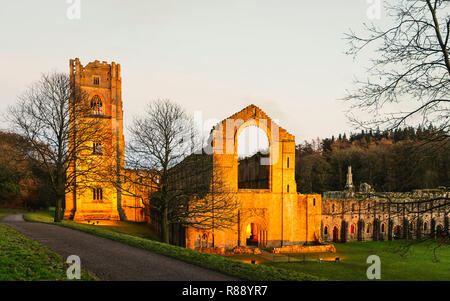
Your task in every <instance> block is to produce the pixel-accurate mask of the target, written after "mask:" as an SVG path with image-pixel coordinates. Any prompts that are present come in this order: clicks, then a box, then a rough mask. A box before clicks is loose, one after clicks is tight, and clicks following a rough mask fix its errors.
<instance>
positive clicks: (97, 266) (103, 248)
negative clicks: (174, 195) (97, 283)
mask: <svg viewBox="0 0 450 301" xmlns="http://www.w3.org/2000/svg"><path fill="white" fill-rule="evenodd" d="M1 222H2V223H4V224H5V225H7V226H9V227H11V228H13V229H15V230H16V231H18V232H20V233H22V234H24V235H25V236H27V237H29V238H31V239H33V240H35V241H37V242H38V243H40V244H42V245H45V246H47V247H48V248H49V249H51V250H53V251H54V252H56V253H58V254H60V255H61V256H62V257H63V258H67V257H68V256H70V255H78V256H79V257H80V259H81V266H82V268H84V269H86V270H89V271H91V272H92V273H94V274H95V275H96V276H97V277H99V278H100V279H101V280H130V281H148V280H153V281H159V280H179V281H189V280H192V281H200V280H201V281H228V280H237V279H235V278H233V277H231V276H227V275H223V274H220V273H218V272H214V271H211V270H208V269H204V268H201V267H198V266H195V265H192V264H188V263H185V262H182V261H179V260H176V259H173V258H170V257H166V256H163V255H159V254H156V253H152V252H149V251H146V250H144V249H139V248H135V247H131V246H128V245H125V244H122V243H119V242H115V241H112V240H109V239H106V238H103V237H98V236H95V235H91V234H88V233H84V232H81V231H77V230H72V229H69V228H65V227H60V226H56V225H50V224H43V223H31V222H26V221H24V219H23V216H22V215H21V214H14V215H9V216H6V217H4V218H3V219H2V220H1Z"/></svg>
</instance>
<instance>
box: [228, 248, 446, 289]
mask: <svg viewBox="0 0 450 301" xmlns="http://www.w3.org/2000/svg"><path fill="white" fill-rule="evenodd" d="M407 243H408V242H405V241H392V242H387V241H385V242H376V241H373V242H348V243H345V244H336V245H335V246H336V251H337V252H336V254H333V253H322V254H320V253H314V254H305V258H303V254H290V256H291V257H290V261H291V262H286V261H287V260H288V259H289V258H288V257H287V256H275V261H274V258H273V255H271V256H267V255H266V256H264V255H259V256H258V255H256V256H255V255H252V256H250V255H240V256H233V257H232V258H234V259H236V260H250V259H255V260H256V261H257V262H259V263H260V264H261V265H267V266H274V267H279V268H284V269H287V270H291V271H299V272H303V273H307V274H310V275H315V276H318V277H323V278H327V279H329V280H349V281H353V280H360V281H363V280H368V279H367V277H366V270H367V268H368V267H369V264H367V263H366V260H367V257H368V256H369V255H378V256H379V257H380V260H381V280H385V281H392V280H401V281H404V280H411V281H414V280H415V281H424V280H430V281H431V280H433V281H439V280H441V281H442V280H446V281H449V280H450V245H444V246H441V247H439V248H438V249H437V251H436V256H437V259H438V261H437V262H436V261H434V255H433V249H434V247H435V246H436V245H437V244H436V243H434V242H431V241H427V242H421V243H417V244H413V245H412V246H411V247H410V248H409V250H408V251H407V252H405V247H406V246H407ZM285 255H287V254H285ZM336 257H339V258H340V259H341V261H340V262H334V261H331V260H332V259H333V258H336ZM318 258H324V259H325V260H327V259H328V260H330V261H324V262H322V263H320V262H319V261H318ZM295 260H297V261H295Z"/></svg>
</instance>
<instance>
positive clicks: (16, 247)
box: [0, 212, 96, 281]
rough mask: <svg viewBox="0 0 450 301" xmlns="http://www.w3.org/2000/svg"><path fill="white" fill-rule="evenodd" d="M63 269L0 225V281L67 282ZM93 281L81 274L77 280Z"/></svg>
mask: <svg viewBox="0 0 450 301" xmlns="http://www.w3.org/2000/svg"><path fill="white" fill-rule="evenodd" d="M2 215H6V213H5V212H3V213H2ZM67 268H68V264H66V263H65V261H64V260H63V259H62V258H61V256H59V255H58V254H56V253H54V252H52V251H50V250H49V249H47V248H46V247H44V246H42V245H40V244H38V243H37V242H35V241H33V240H31V239H28V238H27V237H25V236H23V235H22V234H20V233H18V232H16V231H14V230H12V229H11V228H9V227H7V226H5V225H3V224H0V281H17V280H49V281H50V280H68V279H67V276H66V270H67ZM95 279H96V278H95V277H94V276H93V275H91V274H89V273H87V272H85V271H82V273H81V280H95Z"/></svg>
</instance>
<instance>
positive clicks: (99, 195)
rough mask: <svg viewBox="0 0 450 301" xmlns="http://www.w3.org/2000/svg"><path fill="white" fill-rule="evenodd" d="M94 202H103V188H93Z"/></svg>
mask: <svg viewBox="0 0 450 301" xmlns="http://www.w3.org/2000/svg"><path fill="white" fill-rule="evenodd" d="M92 192H93V199H94V201H100V200H103V189H102V188H98V187H97V188H92Z"/></svg>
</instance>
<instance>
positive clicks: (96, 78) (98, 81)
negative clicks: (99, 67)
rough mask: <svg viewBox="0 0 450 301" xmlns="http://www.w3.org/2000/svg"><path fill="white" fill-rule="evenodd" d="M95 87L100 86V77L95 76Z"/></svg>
mask: <svg viewBox="0 0 450 301" xmlns="http://www.w3.org/2000/svg"><path fill="white" fill-rule="evenodd" d="M94 85H96V86H98V85H100V78H99V77H98V76H94Z"/></svg>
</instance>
